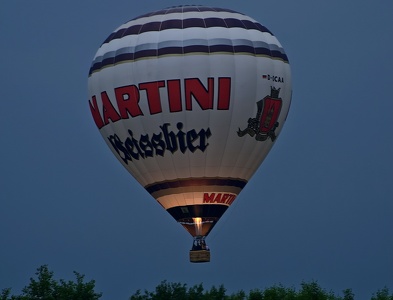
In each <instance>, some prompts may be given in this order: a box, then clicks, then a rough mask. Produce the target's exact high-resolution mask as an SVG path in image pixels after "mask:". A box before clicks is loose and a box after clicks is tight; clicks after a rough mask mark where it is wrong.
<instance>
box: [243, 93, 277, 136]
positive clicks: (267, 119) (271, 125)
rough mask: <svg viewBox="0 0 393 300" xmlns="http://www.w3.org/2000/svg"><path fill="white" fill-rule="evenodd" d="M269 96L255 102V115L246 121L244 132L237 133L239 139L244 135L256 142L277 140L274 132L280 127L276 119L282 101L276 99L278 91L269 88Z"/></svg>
mask: <svg viewBox="0 0 393 300" xmlns="http://www.w3.org/2000/svg"><path fill="white" fill-rule="evenodd" d="M270 88H271V90H270V96H266V97H265V98H263V99H262V100H259V101H258V102H257V107H258V111H257V115H256V116H255V118H249V119H248V126H247V128H246V129H244V130H240V128H239V130H238V131H237V135H238V136H239V137H243V136H245V135H246V134H248V135H250V136H252V137H253V136H255V139H256V140H257V141H266V140H267V139H268V138H270V139H271V140H272V141H273V142H274V140H275V139H276V138H277V136H276V133H275V130H276V128H277V127H278V126H279V125H280V124H279V122H278V121H277V120H278V117H279V115H280V112H281V107H282V99H281V98H278V95H279V93H280V89H279V88H278V89H276V88H275V87H273V86H272V87H270Z"/></svg>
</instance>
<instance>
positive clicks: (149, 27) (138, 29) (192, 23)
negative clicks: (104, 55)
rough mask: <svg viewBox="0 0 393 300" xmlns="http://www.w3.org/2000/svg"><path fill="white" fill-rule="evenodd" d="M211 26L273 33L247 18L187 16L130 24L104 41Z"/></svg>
mask: <svg viewBox="0 0 393 300" xmlns="http://www.w3.org/2000/svg"><path fill="white" fill-rule="evenodd" d="M211 27H222V28H243V29H247V30H250V29H254V30H258V31H261V32H268V33H270V34H271V35H273V34H272V33H271V32H270V31H269V30H268V29H267V28H266V27H265V26H262V25H261V24H259V23H256V22H251V21H248V20H238V19H234V18H226V19H220V18H206V19H201V18H189V19H184V20H178V19H173V20H166V21H163V22H149V23H145V24H143V25H132V26H130V27H128V28H122V29H119V30H118V31H116V32H114V33H112V34H111V35H110V36H109V37H108V38H107V39H106V40H105V41H104V43H103V44H105V43H109V42H110V41H112V40H115V39H119V38H122V37H124V36H128V35H136V34H140V33H143V32H151V31H163V30H167V29H186V28H211Z"/></svg>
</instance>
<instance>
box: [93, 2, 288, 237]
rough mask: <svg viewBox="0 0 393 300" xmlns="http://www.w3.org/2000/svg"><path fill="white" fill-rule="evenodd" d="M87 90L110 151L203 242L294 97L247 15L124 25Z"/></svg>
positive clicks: (159, 18)
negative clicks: (202, 239)
mask: <svg viewBox="0 0 393 300" xmlns="http://www.w3.org/2000/svg"><path fill="white" fill-rule="evenodd" d="M88 85H89V106H90V109H91V113H92V116H93V118H94V121H95V123H96V125H97V127H98V128H99V130H100V132H101V134H102V136H103V138H104V140H105V142H106V143H107V145H108V146H109V148H110V149H111V150H112V152H113V153H114V155H115V156H116V157H117V159H118V160H119V161H120V162H121V163H122V165H123V166H124V167H125V168H126V169H127V170H128V171H129V172H130V173H131V174H132V176H133V177H134V178H135V179H136V180H137V181H138V182H139V183H140V184H141V185H142V186H144V187H145V189H146V190H147V191H148V192H149V193H150V194H151V195H152V196H153V197H154V198H155V199H156V200H157V201H158V203H159V204H160V205H161V206H162V207H163V208H164V209H165V210H167V211H168V213H169V214H170V215H172V217H173V218H174V219H175V220H176V221H177V222H179V223H180V224H181V225H182V226H184V228H185V229H186V230H187V231H188V232H189V233H190V234H191V235H192V236H206V235H208V234H209V232H210V231H211V229H212V228H213V226H214V225H215V224H216V223H217V221H218V220H219V219H220V217H221V216H222V215H223V214H224V212H225V211H226V210H227V209H228V207H229V206H231V205H232V204H233V203H234V201H236V197H237V195H238V194H239V193H240V192H241V190H242V189H243V188H244V186H245V185H246V184H247V182H248V181H249V179H250V178H251V176H252V175H253V174H254V173H255V171H256V170H257V168H258V167H259V165H260V164H261V163H262V161H263V160H264V158H265V157H266V155H267V154H268V152H269V150H270V149H271V147H272V146H273V144H274V142H275V140H276V138H277V136H278V135H279V134H280V131H281V129H282V127H283V125H284V122H285V119H286V116H287V113H288V110H289V107H290V101H291V93H292V90H291V75H290V66H289V62H288V58H287V56H286V54H285V52H284V50H283V48H282V46H281V44H280V43H279V42H278V40H277V39H276V37H275V36H274V35H273V34H272V33H271V32H270V31H269V30H268V29H267V28H266V27H264V26H262V25H261V24H259V23H258V22H257V21H255V20H254V19H252V18H250V17H248V16H246V15H243V14H241V13H237V12H234V11H231V10H227V9H219V8H211V7H205V6H179V7H171V8H167V9H164V10H159V11H156V12H152V13H149V14H146V15H143V16H140V17H137V18H135V19H133V20H131V21H129V22H127V23H125V24H123V25H121V26H120V27H119V28H117V29H116V30H115V31H114V32H113V33H112V34H111V35H110V36H109V37H108V38H107V39H106V40H105V41H104V43H103V44H102V45H101V47H100V48H99V49H98V51H97V54H96V55H95V57H94V60H93V63H92V65H91V68H90V72H89V79H88ZM130 198H131V199H130V200H131V201H138V200H139V199H132V197H130Z"/></svg>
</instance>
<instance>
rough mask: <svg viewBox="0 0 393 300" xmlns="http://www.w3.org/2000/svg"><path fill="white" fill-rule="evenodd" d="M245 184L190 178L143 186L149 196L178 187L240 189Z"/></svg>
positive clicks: (235, 181) (238, 181) (228, 179)
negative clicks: (226, 187) (228, 187)
mask: <svg viewBox="0 0 393 300" xmlns="http://www.w3.org/2000/svg"><path fill="white" fill-rule="evenodd" d="M246 184H247V181H246V180H239V179H230V178H191V179H181V180H178V181H164V182H159V183H155V184H152V185H148V186H145V189H146V190H147V191H148V192H149V193H150V194H151V193H154V192H157V191H160V190H166V189H171V188H179V187H190V186H212V185H218V186H232V187H238V188H241V189H242V188H244V186H245V185H246Z"/></svg>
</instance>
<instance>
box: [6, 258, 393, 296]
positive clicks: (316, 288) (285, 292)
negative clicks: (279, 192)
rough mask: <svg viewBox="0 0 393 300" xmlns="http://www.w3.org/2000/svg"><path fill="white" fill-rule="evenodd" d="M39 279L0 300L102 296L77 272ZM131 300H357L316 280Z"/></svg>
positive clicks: (195, 289)
mask: <svg viewBox="0 0 393 300" xmlns="http://www.w3.org/2000/svg"><path fill="white" fill-rule="evenodd" d="M35 275H36V278H30V283H29V284H28V285H27V286H25V287H24V288H23V289H22V294H21V295H11V289H10V288H5V289H3V290H2V291H1V292H0V300H38V299H40V300H98V299H100V298H101V296H102V293H96V292H95V291H94V289H95V281H94V280H91V281H88V282H85V281H84V280H85V276H84V275H82V274H80V273H78V272H74V275H75V281H66V280H63V279H60V280H58V281H56V280H55V279H54V277H53V272H52V271H50V270H49V269H48V266H47V265H43V266H41V267H39V268H38V269H37V272H36V273H35ZM129 299H130V300H168V299H171V300H354V299H355V295H354V293H353V292H352V290H351V289H345V290H343V291H342V294H341V295H336V294H334V293H333V292H332V291H327V290H325V289H323V288H322V287H321V286H320V285H319V284H318V282H317V281H311V282H302V283H301V284H300V288H299V289H298V290H296V289H295V288H294V287H290V288H288V287H284V286H283V285H281V284H279V285H273V286H271V287H267V288H265V289H253V290H251V291H250V292H249V293H248V294H247V293H246V292H244V291H242V290H240V291H238V292H235V293H231V294H228V293H227V290H226V288H225V287H224V286H223V285H220V286H218V287H216V286H212V287H211V288H210V289H206V290H205V289H204V287H203V285H202V283H200V284H197V285H194V286H191V287H188V286H187V284H182V283H170V282H167V281H165V280H164V281H162V282H161V283H160V284H159V285H158V286H156V288H155V289H154V290H153V291H148V290H144V292H141V290H137V291H136V292H135V293H134V294H133V295H132V296H131V297H130V298H129ZM370 300H393V293H390V292H389V289H388V288H387V287H384V288H383V289H381V290H378V291H377V292H376V293H374V294H373V295H372V297H371V299H370Z"/></svg>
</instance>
